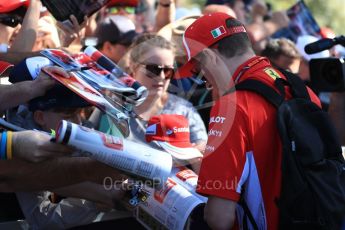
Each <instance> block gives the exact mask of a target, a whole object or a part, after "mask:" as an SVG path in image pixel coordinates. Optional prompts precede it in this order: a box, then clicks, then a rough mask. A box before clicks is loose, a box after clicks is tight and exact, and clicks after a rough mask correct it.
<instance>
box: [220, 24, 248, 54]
mask: <svg viewBox="0 0 345 230" xmlns="http://www.w3.org/2000/svg"><path fill="white" fill-rule="evenodd" d="M226 26H227V27H228V28H231V27H237V26H244V25H243V24H242V23H241V22H240V21H238V20H237V19H234V18H230V19H228V20H227V21H226ZM217 49H218V52H219V53H220V54H222V55H223V56H225V57H227V58H232V57H235V56H239V55H242V54H244V53H246V52H248V51H252V52H254V51H253V48H252V44H251V42H250V38H249V36H248V34H247V33H245V32H241V33H237V34H232V35H230V36H228V37H225V38H223V39H222V40H220V41H219V42H218V47H217Z"/></svg>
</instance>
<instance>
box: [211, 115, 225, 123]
mask: <svg viewBox="0 0 345 230" xmlns="http://www.w3.org/2000/svg"><path fill="white" fill-rule="evenodd" d="M225 119H226V118H225V117H220V116H217V117H211V118H210V124H212V123H221V124H223V123H224V121H225Z"/></svg>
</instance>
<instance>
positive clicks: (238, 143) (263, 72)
mask: <svg viewBox="0 0 345 230" xmlns="http://www.w3.org/2000/svg"><path fill="white" fill-rule="evenodd" d="M276 77H283V78H285V77H284V76H283V75H282V74H281V73H280V72H279V71H278V70H275V69H274V68H273V67H272V66H271V65H270V62H269V61H268V59H266V58H263V57H254V58H251V59H249V60H248V61H247V62H245V63H243V64H242V65H241V66H239V67H238V69H237V70H236V72H235V73H234V75H233V77H232V78H233V80H236V81H237V82H241V81H243V80H245V79H257V80H260V81H261V82H263V83H265V84H267V85H269V86H271V87H273V88H274V80H275V78H276ZM308 90H309V94H310V96H311V98H312V100H313V101H314V103H316V104H317V105H319V106H321V105H320V101H319V99H318V98H317V96H316V95H315V94H314V93H313V92H312V91H311V90H310V89H308ZM286 94H287V96H286V97H287V98H289V97H291V94H290V93H289V92H288V90H287V92H286ZM276 120H277V114H276V109H275V108H274V106H273V105H271V104H270V103H269V102H268V101H266V100H265V99H264V98H263V97H262V96H260V95H258V94H256V93H254V92H250V91H237V92H236V93H231V94H228V95H226V96H223V97H221V98H220V99H219V100H218V101H217V102H216V104H215V105H214V106H213V108H212V110H211V115H210V123H209V133H208V143H207V147H206V152H205V155H204V158H203V160H202V164H201V169H200V173H199V180H198V186H197V192H198V193H201V194H203V195H208V196H216V197H221V198H224V199H229V200H233V201H236V202H237V201H238V200H239V198H240V194H241V191H242V190H241V188H242V186H243V185H245V187H246V190H245V191H244V198H245V200H246V202H247V204H248V206H249V209H250V210H251V213H252V214H253V216H254V218H255V220H256V222H257V224H258V227H259V229H278V218H279V212H278V208H277V206H276V204H275V199H276V198H278V197H279V194H280V187H281V169H280V166H281V158H282V145H281V141H280V138H279V133H278V130H277V126H276V123H277V121H276ZM236 214H237V220H238V223H242V215H243V211H242V209H241V208H237V212H236ZM248 223H249V222H248ZM237 227H238V226H237Z"/></svg>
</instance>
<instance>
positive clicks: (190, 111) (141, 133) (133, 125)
mask: <svg viewBox="0 0 345 230" xmlns="http://www.w3.org/2000/svg"><path fill="white" fill-rule="evenodd" d="M160 114H179V115H183V116H185V117H186V118H187V119H188V122H189V129H190V141H191V142H192V143H198V142H200V141H205V142H206V141H207V132H206V127H205V125H204V123H203V121H202V119H201V117H200V115H199V113H198V112H197V111H196V110H195V108H194V107H193V105H192V103H190V102H188V101H187V100H185V99H183V98H181V97H178V96H176V95H173V94H169V98H168V101H167V103H166V104H165V106H164V108H163V109H162V110H161V111H160ZM146 125H147V122H146V121H142V120H139V119H137V118H130V120H129V127H130V135H129V136H128V138H126V139H128V140H133V141H135V142H142V143H145V144H147V143H146V141H145V130H146ZM150 145H151V146H152V147H157V146H156V145H155V144H154V143H150Z"/></svg>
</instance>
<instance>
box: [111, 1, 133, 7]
mask: <svg viewBox="0 0 345 230" xmlns="http://www.w3.org/2000/svg"><path fill="white" fill-rule="evenodd" d="M138 4H139V0H110V1H109V3H108V7H112V6H132V7H137V6H138Z"/></svg>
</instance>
